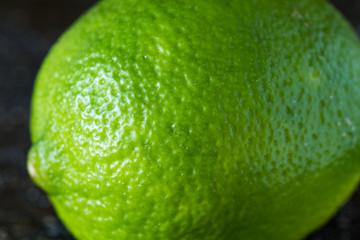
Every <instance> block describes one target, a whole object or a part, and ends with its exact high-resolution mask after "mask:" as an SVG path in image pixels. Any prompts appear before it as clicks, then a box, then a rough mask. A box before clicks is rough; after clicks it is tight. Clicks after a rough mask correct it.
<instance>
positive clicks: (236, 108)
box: [28, 0, 360, 240]
mask: <svg viewBox="0 0 360 240" xmlns="http://www.w3.org/2000/svg"><path fill="white" fill-rule="evenodd" d="M359 61H360V46H359V43H358V40H357V38H356V37H355V35H354V33H353V32H352V30H351V29H350V27H349V26H348V24H347V23H346V22H345V21H344V20H343V18H342V17H341V16H340V15H339V14H338V13H337V12H336V11H335V10H334V9H333V8H332V7H331V6H329V5H328V4H327V3H325V2H324V1H321V0H301V1H292V0H291V1H290V0H288V1H284V0H272V1H270V0H253V1H247V0H232V1H231V0H229V1H220V0H219V1H217V0H210V1H209V0H207V1H205V0H198V1H193V0H192V1H190V0H182V1H180V0H177V1H150V0H142V1H135V0H134V1H132V0H123V1H121V0H106V1H103V2H101V3H100V4H98V5H97V6H96V7H94V8H93V9H92V10H91V11H89V12H88V13H87V14H86V15H84V16H83V17H82V18H81V19H80V20H79V21H78V22H77V23H76V24H74V26H73V27H72V28H70V30H69V31H68V32H66V33H65V34H64V35H63V37H62V38H61V39H60V40H59V42H58V43H57V44H56V45H55V46H54V48H53V49H52V50H51V53H50V54H49V56H48V57H47V59H46V61H45V62H44V65H43V66H42V68H41V71H40V73H39V76H38V79H37V83H36V87H35V92H34V97H33V105H32V118H31V132H32V141H33V143H34V145H33V147H32V149H31V151H30V153H29V162H28V166H29V172H30V174H31V175H32V177H33V179H34V180H35V182H36V183H38V184H39V186H40V187H42V188H43V189H44V190H45V191H46V192H47V193H48V194H49V197H50V199H51V201H52V202H53V204H54V206H55V208H56V210H57V212H58V214H59V216H60V217H61V218H62V219H63V221H64V223H65V224H66V225H67V226H68V228H69V230H70V231H71V232H72V233H73V234H74V236H75V237H76V238H78V239H129V240H132V239H149V240H150V239H192V240H193V239H214V240H219V239H226V240H229V239H241V240H258V239H259V240H262V239H266V240H270V239H276V240H278V239H287V240H295V239H301V238H303V237H304V236H305V235H306V234H308V233H309V232H310V231H312V230H313V229H315V228H317V227H319V226H320V225H321V224H323V223H324V222H325V221H326V220H327V219H328V218H329V217H331V215H332V214H333V213H334V211H335V210H336V209H337V208H338V207H339V206H340V205H341V204H342V203H343V202H344V201H345V200H346V198H347V197H348V196H349V194H350V193H351V192H352V190H353V189H354V187H355V186H356V184H357V182H358V180H359V177H360V161H359V156H360V152H359V151H360V142H359V138H360V131H359V130H360V94H359V92H360V68H359Z"/></svg>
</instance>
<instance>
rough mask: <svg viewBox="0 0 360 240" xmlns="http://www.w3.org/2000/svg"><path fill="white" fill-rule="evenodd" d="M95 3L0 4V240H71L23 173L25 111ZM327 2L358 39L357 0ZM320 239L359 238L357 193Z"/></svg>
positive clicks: (19, 0) (11, 0) (18, 0)
mask: <svg viewBox="0 0 360 240" xmlns="http://www.w3.org/2000/svg"><path fill="white" fill-rule="evenodd" d="M95 2H96V0H51V1H49V0H0V240H13V239H14V240H17V239H21V240H26V239H28V240H44V239H61V240H71V239H73V238H72V237H71V235H70V234H69V233H68V232H67V230H66V229H65V227H64V226H63V225H62V224H61V222H60V221H59V220H58V218H57V217H56V215H55V213H54V210H53V209H52V207H51V205H50V203H49V201H48V199H47V197H46V196H45V194H44V193H43V192H42V191H41V190H40V189H39V188H37V187H36V186H35V185H34V184H33V183H32V182H31V180H30V178H29V176H28V174H27V170H26V155H27V152H28V150H29V148H30V136H29V128H28V122H29V109H30V99H31V93H32V89H33V83H34V79H35V76H36V73H37V71H38V69H39V67H40V64H41V62H42V61H43V59H44V57H45V56H46V54H47V52H48V51H49V48H50V47H51V46H52V44H53V43H54V42H55V41H56V39H57V38H58V37H59V36H60V34H61V33H62V32H63V31H64V30H65V29H66V28H68V27H69V26H70V25H71V23H73V22H74V21H75V20H76V19H77V18H78V17H79V16H80V15H81V14H82V13H83V12H84V11H86V9H88V8H90V7H91V6H92V5H93V4H94V3H95ZM330 2H332V3H333V4H334V5H335V6H336V7H337V8H338V9H339V10H340V11H341V12H342V13H343V14H344V15H345V17H346V18H347V19H348V20H349V21H350V23H351V24H352V25H353V27H354V28H355V30H356V31H357V33H358V35H359V36H360V0H332V1H330ZM359 64H360V63H359ZM325 239H326V240H359V239H360V188H359V190H358V191H357V192H356V193H355V194H354V195H353V197H352V198H351V200H350V201H349V202H348V203H347V204H346V205H344V206H343V207H342V208H341V209H340V211H339V212H338V213H337V214H336V216H335V217H334V218H333V219H332V220H331V221H330V222H329V223H328V224H327V225H326V226H324V227H323V228H322V229H320V230H319V231H317V232H316V233H314V234H312V235H311V236H310V237H308V238H307V240H325ZM279 240H282V239H279Z"/></svg>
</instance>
